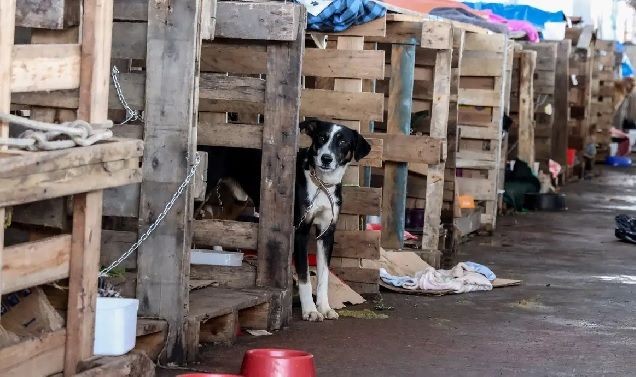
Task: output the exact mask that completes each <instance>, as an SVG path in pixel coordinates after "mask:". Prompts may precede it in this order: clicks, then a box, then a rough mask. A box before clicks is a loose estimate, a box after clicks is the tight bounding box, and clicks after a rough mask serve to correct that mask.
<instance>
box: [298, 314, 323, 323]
mask: <svg viewBox="0 0 636 377" xmlns="http://www.w3.org/2000/svg"><path fill="white" fill-rule="evenodd" d="M324 319H325V317H323V315H322V314H320V313H319V312H317V311H311V312H305V313H303V320H305V321H309V322H322V321H323V320H324Z"/></svg>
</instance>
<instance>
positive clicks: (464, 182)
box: [457, 177, 496, 200]
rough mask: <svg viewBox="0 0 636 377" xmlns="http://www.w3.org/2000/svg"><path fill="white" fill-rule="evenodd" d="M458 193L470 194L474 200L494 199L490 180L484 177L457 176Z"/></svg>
mask: <svg viewBox="0 0 636 377" xmlns="http://www.w3.org/2000/svg"><path fill="white" fill-rule="evenodd" d="M457 187H458V188H459V195H471V196H473V197H474V198H475V200H494V197H495V195H496V193H495V192H493V185H492V182H491V181H490V180H488V179H484V178H466V177H457Z"/></svg>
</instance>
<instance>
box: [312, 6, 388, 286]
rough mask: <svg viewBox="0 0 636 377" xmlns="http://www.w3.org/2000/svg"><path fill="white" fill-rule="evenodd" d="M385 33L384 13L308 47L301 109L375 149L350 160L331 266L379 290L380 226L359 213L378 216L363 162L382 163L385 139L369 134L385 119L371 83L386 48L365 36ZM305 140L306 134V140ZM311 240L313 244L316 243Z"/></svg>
mask: <svg viewBox="0 0 636 377" xmlns="http://www.w3.org/2000/svg"><path fill="white" fill-rule="evenodd" d="M385 33H386V19H385V18H381V19H378V20H376V21H372V22H371V23H368V24H365V25H362V26H358V27H353V28H350V29H348V30H347V31H346V32H343V33H337V34H331V35H329V36H328V40H327V44H326V46H325V47H327V48H325V49H321V48H307V49H306V50H305V58H304V64H303V75H304V76H305V88H304V89H303V92H302V96H301V115H302V116H307V117H317V118H320V119H322V120H332V121H334V122H336V123H339V124H343V125H345V126H347V127H350V128H352V129H354V130H357V131H359V132H361V133H362V134H363V135H365V136H366V138H367V140H368V141H369V142H370V143H371V144H372V152H371V154H370V155H369V156H368V157H367V158H365V159H363V160H361V161H360V162H359V163H354V164H352V165H351V166H350V167H349V169H348V170H347V172H346V173H345V176H344V178H343V190H342V194H343V208H342V210H341V215H340V216H339V218H338V223H337V225H336V226H337V229H338V231H337V232H336V240H335V245H334V251H333V258H332V261H331V267H332V268H331V271H332V272H333V273H334V274H336V275H337V276H338V277H339V278H341V279H342V280H343V281H345V282H346V283H347V284H349V285H350V286H351V287H352V288H353V289H354V290H355V291H356V292H358V293H360V294H377V293H379V272H378V270H377V268H368V267H366V261H369V260H378V259H380V232H379V231H373V230H366V229H365V228H364V222H363V221H361V220H363V218H361V216H379V215H380V213H381V208H382V189H381V188H371V187H361V186H365V185H364V182H363V181H364V179H363V178H364V175H363V168H362V167H363V166H366V167H372V166H373V167H381V166H382V145H383V141H382V139H377V138H373V135H370V132H369V125H370V123H371V122H375V121H381V120H382V119H383V109H384V96H383V95H382V94H381V93H375V92H374V91H373V86H372V85H369V84H370V83H372V82H374V81H375V80H380V79H383V78H384V74H385V73H384V72H385V71H384V70H385V66H384V51H381V50H376V49H375V45H374V44H369V43H366V47H365V38H369V37H373V36H376V37H380V36H384V35H385ZM302 144H304V145H305V146H306V145H307V144H308V140H307V141H306V142H305V143H302ZM314 248H315V245H314V242H311V245H310V249H312V250H313V249H314Z"/></svg>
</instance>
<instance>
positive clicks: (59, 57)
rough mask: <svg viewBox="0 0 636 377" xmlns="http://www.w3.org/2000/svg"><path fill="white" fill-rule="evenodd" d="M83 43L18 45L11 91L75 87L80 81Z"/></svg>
mask: <svg viewBox="0 0 636 377" xmlns="http://www.w3.org/2000/svg"><path fill="white" fill-rule="evenodd" d="M79 73H80V45H78V44H59V45H16V46H14V47H13V60H12V62H11V92H14V93H19V92H39V91H48V90H60V89H75V88H78V87H79V84H80V75H79Z"/></svg>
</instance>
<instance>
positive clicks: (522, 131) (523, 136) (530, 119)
mask: <svg viewBox="0 0 636 377" xmlns="http://www.w3.org/2000/svg"><path fill="white" fill-rule="evenodd" d="M536 61H537V52H536V51H521V52H520V53H519V121H518V124H517V126H518V129H519V135H518V138H517V157H518V158H519V159H521V160H522V161H525V162H526V163H527V164H528V165H529V166H531V167H532V165H533V164H534V77H533V76H534V68H535V66H536Z"/></svg>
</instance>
